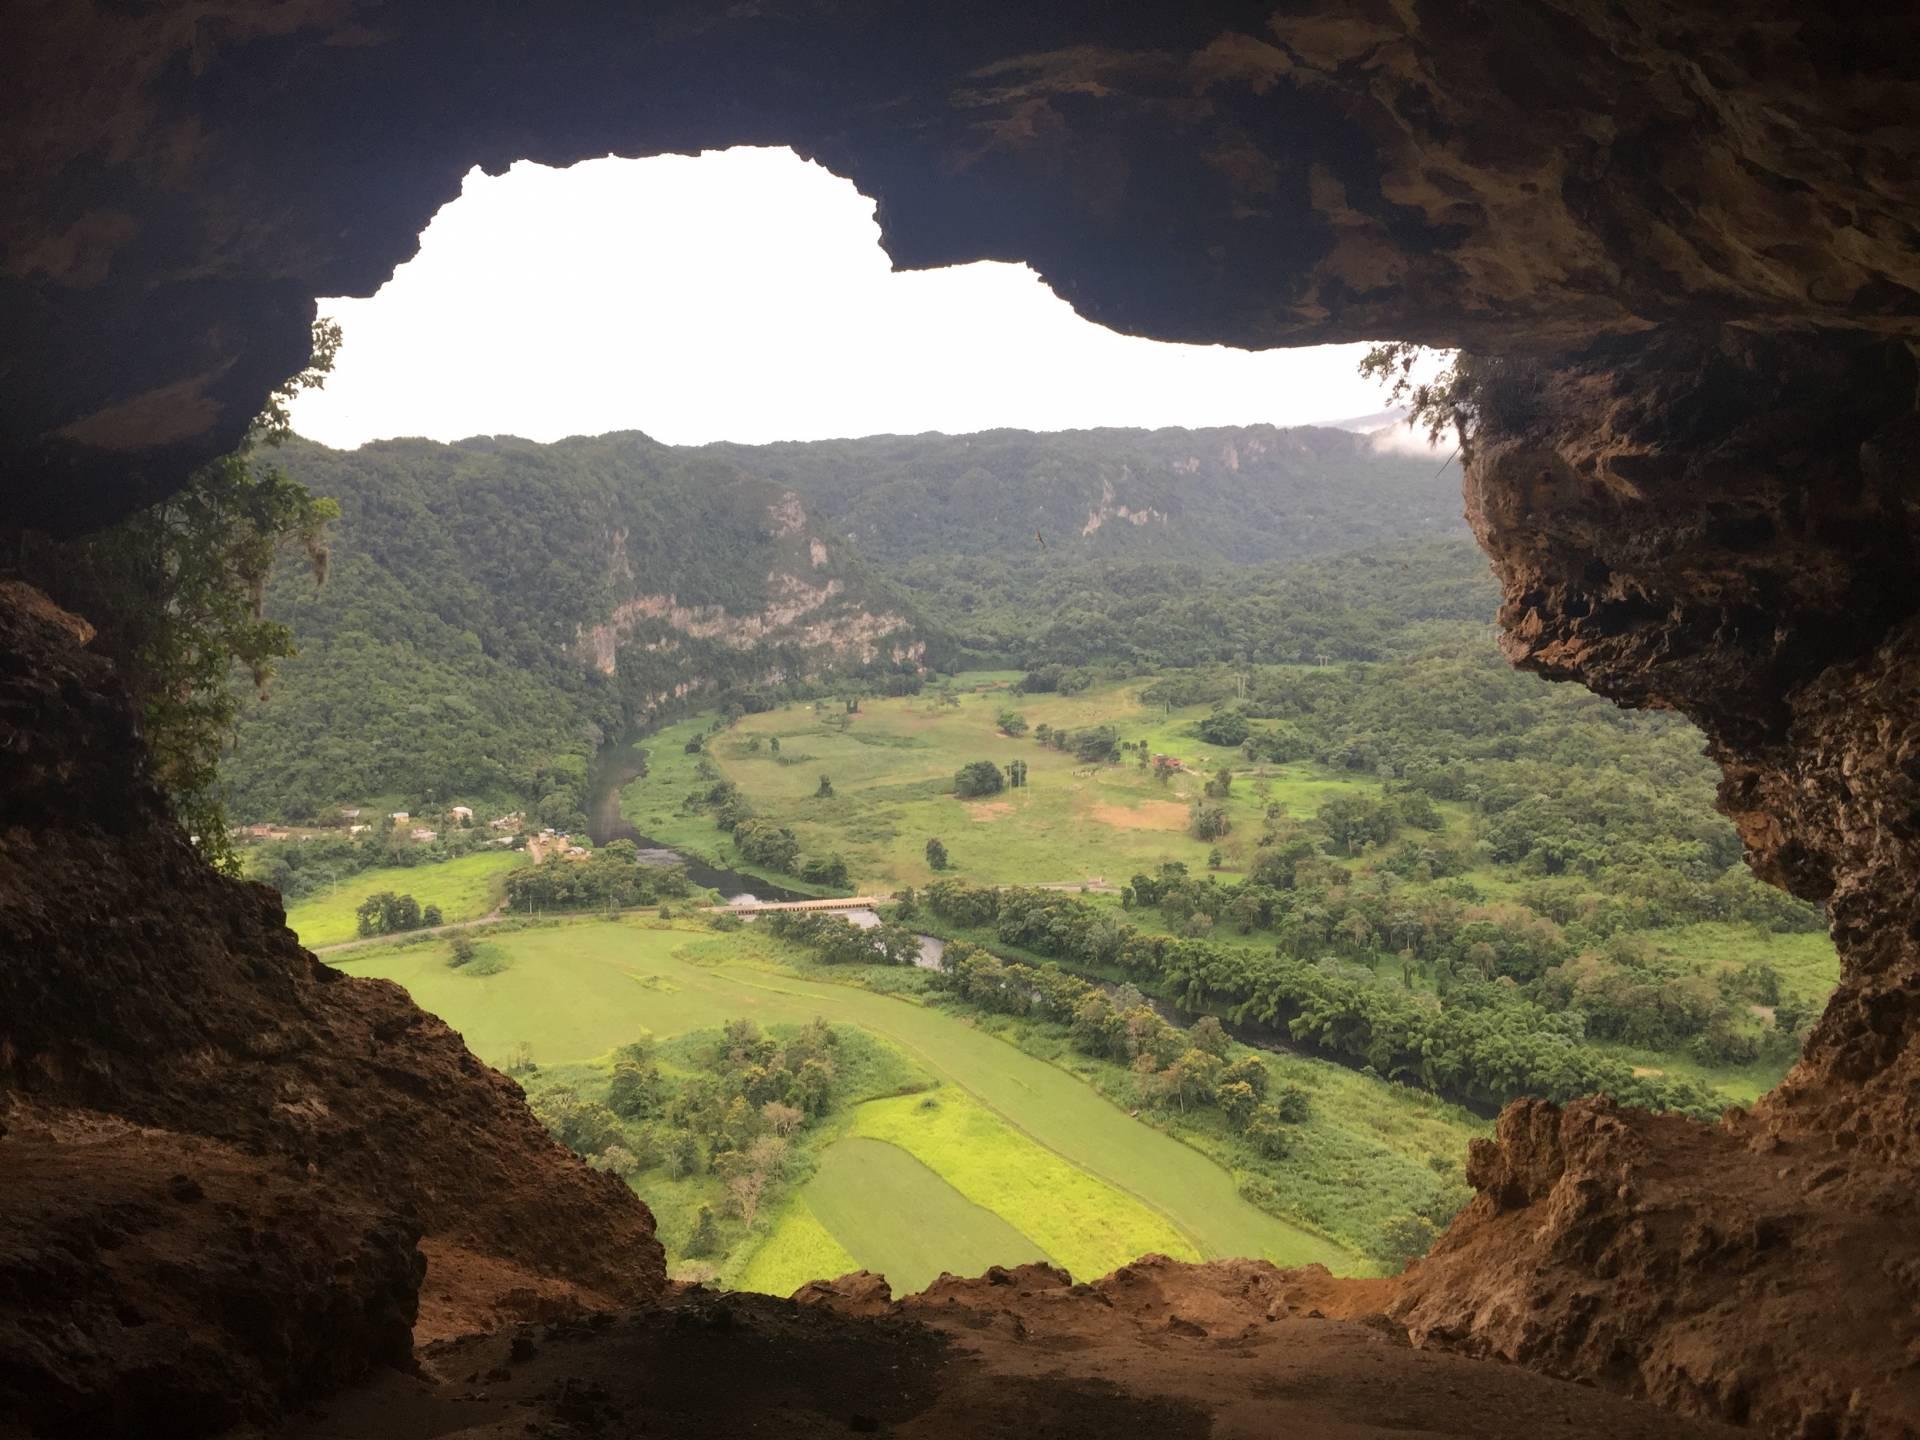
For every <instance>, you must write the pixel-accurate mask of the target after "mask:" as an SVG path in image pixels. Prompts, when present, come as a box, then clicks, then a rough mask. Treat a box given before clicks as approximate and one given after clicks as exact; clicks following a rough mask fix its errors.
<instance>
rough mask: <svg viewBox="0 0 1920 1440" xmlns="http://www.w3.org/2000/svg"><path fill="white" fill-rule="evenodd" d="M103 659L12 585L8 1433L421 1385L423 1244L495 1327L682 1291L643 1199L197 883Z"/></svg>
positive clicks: (6, 1041) (3, 1339) (442, 1029)
mask: <svg viewBox="0 0 1920 1440" xmlns="http://www.w3.org/2000/svg"><path fill="white" fill-rule="evenodd" d="M85 634H86V631H85V627H84V625H82V624H81V623H80V622H78V621H76V620H74V619H73V617H70V616H66V615H64V614H62V613H61V612H59V611H57V610H55V609H54V608H53V607H52V606H51V605H49V604H48V603H47V602H46V601H45V600H44V599H43V598H42V597H40V596H39V595H38V593H37V592H34V591H31V590H29V589H27V588H26V587H23V586H19V585H5V586H0V735H3V736H4V737H5V743H4V744H0V1103H4V1104H5V1105H6V1106H7V1107H8V1108H7V1113H6V1115H5V1117H4V1123H5V1127H6V1129H5V1133H4V1135H0V1173H4V1174H5V1175H6V1176H7V1183H6V1185H4V1186H0V1192H4V1193H3V1194H0V1206H4V1209H5V1218H6V1220H7V1221H8V1222H9V1225H8V1229H7V1234H8V1245H7V1247H6V1249H5V1251H4V1254H0V1275H4V1277H5V1278H4V1280H3V1281H0V1412H11V1411H13V1410H15V1408H16V1406H18V1407H22V1408H21V1411H20V1413H24V1414H34V1413H39V1412H40V1411H42V1410H43V1409H46V1408H47V1407H53V1408H54V1411H55V1412H56V1413H61V1414H62V1415H63V1417H65V1418H66V1419H69V1420H72V1421H73V1423H76V1424H77V1423H80V1421H79V1419H77V1418H75V1417H84V1416H85V1415H87V1414H89V1413H94V1412H96V1411H97V1414H98V1416H99V1417H100V1418H102V1423H105V1419H106V1417H110V1416H113V1417H118V1423H128V1422H129V1421H130V1420H131V1419H132V1418H133V1416H134V1415H135V1414H136V1412H137V1411H138V1409H139V1407H140V1406H142V1405H145V1404H149V1403H158V1402H159V1401H161V1400H164V1401H165V1403H166V1404H167V1406H169V1407H179V1408H178V1413H177V1414H176V1415H175V1416H174V1419H173V1420H172V1421H171V1422H170V1423H174V1424H175V1425H176V1428H177V1429H178V1430H180V1431H181V1432H183V1433H184V1432H187V1431H197V1430H204V1429H206V1428H209V1427H210V1425H211V1424H213V1423H216V1422H218V1421H219V1420H221V1419H222V1417H225V1418H228V1419H234V1418H240V1417H241V1416H242V1415H247V1414H253V1415H258V1414H261V1413H265V1412H267V1411H269V1410H270V1409H271V1407H272V1405H273V1404H274V1402H275V1398H276V1397H281V1396H298V1395H300V1394H302V1393H307V1392H310V1391H312V1390H314V1389H316V1388H320V1387H322V1386H324V1385H328V1384H335V1383H338V1382H339V1381H340V1380H342V1379H345V1378H349V1377H351V1376H352V1375H354V1374H357V1373H359V1372H361V1371H364V1370H365V1369H366V1368H367V1367H369V1366H371V1365H378V1364H391V1363H401V1362H404V1360H405V1358H406V1356H407V1353H408V1349H409V1337H408V1332H409V1329H410V1327H411V1326H412V1323H413V1321H414V1317H415V1310H416V1303H417V1296H418V1294H419V1290H420V1286H421V1283H422V1276H423V1273H425V1272H426V1271H427V1266H426V1265H425V1263H424V1262H423V1260H422V1258H421V1253H420V1251H419V1249H418V1248H416V1245H417V1242H420V1241H421V1240H422V1239H423V1237H424V1239H425V1240H426V1241H427V1242H428V1243H429V1245H430V1246H431V1247H432V1248H433V1250H434V1253H435V1273H433V1275H432V1276H431V1278H430V1279H429V1281H428V1283H429V1284H430V1285H432V1286H433V1288H434V1290H435V1293H436V1297H437V1298H436V1303H437V1304H441V1305H443V1306H445V1305H450V1304H456V1303H457V1304H458V1305H460V1306H464V1308H465V1310H466V1311H467V1312H468V1313H469V1314H476V1313H477V1314H479V1315H481V1316H484V1314H485V1313H486V1312H487V1310H488V1309H489V1308H490V1306H491V1305H492V1303H493V1302H494V1301H496V1300H504V1301H506V1302H507V1303H508V1304H509V1305H511V1304H512V1303H514V1297H512V1296H510V1295H509V1294H507V1293H506V1292H507V1291H511V1290H525V1291H527V1292H528V1293H529V1294H533V1293H536V1292H541V1291H543V1290H544V1291H553V1290H556V1289H558V1290H565V1289H569V1288H571V1289H573V1290H577V1291H580V1292H584V1293H586V1294H589V1295H591V1296H593V1297H596V1298H599V1299H603V1300H610V1299H623V1300H644V1299H648V1298H651V1297H653V1296H655V1295H657V1294H658V1293H659V1292H660V1289H661V1287H662V1285H663V1284H664V1269H663V1264H662V1256H661V1251H660V1247H659V1245H658V1243H657V1242H656V1241H655V1240H654V1238H653V1220H652V1217H651V1215H649V1214H648V1213H647V1210H646V1207H645V1206H644V1205H642V1204H641V1203H640V1202H639V1201H638V1200H636V1199H635V1198H634V1197H633V1195H632V1194H631V1192H629V1191H628V1190H627V1188H626V1187H625V1186H624V1185H622V1184H620V1183H619V1182H618V1181H616V1180H614V1179H613V1178H612V1177H610V1176H605V1175H599V1174H595V1173H593V1172H591V1171H589V1170H587V1169H586V1167H585V1166H584V1165H583V1164H582V1163H581V1162H580V1161H578V1160H577V1159H575V1158H574V1157H573V1156H571V1155H569V1154H568V1153H567V1152H565V1151H564V1150H562V1149H560V1148H559V1147H558V1146H556V1145H555V1144H554V1143H553V1142H552V1141H551V1140H549V1139H548V1138H547V1135H546V1133H545V1131H544V1130H543V1129H542V1128H541V1126H540V1125H539V1123H538V1122H537V1121H536V1120H534V1118H533V1117H532V1115H531V1114H530V1113H529V1112H528V1110H527V1109H526V1107H525V1105H524V1103H523V1101H522V1097H521V1095H520V1091H519V1087H517V1086H516V1085H514V1084H513V1082H512V1081H510V1080H508V1079H506V1078H505V1077H504V1076H502V1075H499V1074H497V1073H495V1072H494V1071H492V1070H489V1069H488V1068H487V1067H485V1066H483V1065H481V1064H480V1063H479V1061H477V1060H475V1059H474V1058H473V1056H472V1055H471V1054H469V1053H468V1052H467V1050H466V1047H465V1046H464V1045H463V1044H462V1043H461V1041H460V1037H459V1036H458V1035H456V1034H454V1033H453V1032H452V1031H450V1030H449V1029H448V1028H447V1027H446V1026H445V1025H443V1024H441V1023H440V1022H439V1021H438V1020H435V1019H434V1018H432V1017H431V1016H428V1015H426V1014H424V1013H422V1012H421V1011H419V1010H418V1009H416V1008H415V1007H414V1006H413V1004H412V1002H411V1001H409V1000H408V999H407V997H406V995H405V994H404V992H402V991H401V990H400V989H399V988H398V987H397V986H394V985H391V984H388V983H385V982H381V981H368V980H356V979H350V978H347V977H345V976H343V975H341V974H339V973H338V972H336V971H333V970H331V969H329V968H327V967H326V966H323V965H321V964H319V963H318V962H317V961H315V960H314V959H313V958H312V957H311V956H310V955H308V954H307V953H306V952H305V951H304V950H302V949H301V948H300V946H299V944H298V942H297V941H296V940H295V939H294V937H293V935H292V933H291V932H289V931H288V930H287V929H286V928H285V925H284V923H283V920H284V916H283V914H282V911H281V908H280V901H279V897H278V896H277V895H275V894H274V893H273V892H272V891H270V890H267V889H266V888H264V887H262V886H258V885H251V884H246V883H243V882H240V881H235V880H228V879H225V878H223V877H221V876H218V875H216V874H214V873H212V872H211V871H209V870H208V869H207V867H206V866H205V865H204V864H202V863H201V862H200V861H199V859H198V858H197V857H196V856H195V854H194V852H193V850H192V848H191V847H190V846H189V844H188V842H187V838H186V836H185V835H183V834H182V833H181V832H180V830H179V828H178V827H177V826H176V825H174V824H173V823H172V821H171V820H170V819H169V818H168V817H167V814H166V811H165V808H164V805H163V802H162V800H161V798H160V796H159V794H158V793H157V792H156V791H155V790H154V788H153V787H152V785H151V784H150V783H149V782H148V781H147V780H146V779H145V777H144V774H143V771H142V758H141V750H140V745H139V740H138V736H137V734H136V731H135V728H134V722H133V716H132V712H131V709H130V707H129V705H128V704H127V702H126V700H125V697H124V695H123V694H122V693H121V692H120V691H119V689H118V687H117V686H116V684H115V682H114V680H113V677H112V674H111V671H110V668H109V667H108V666H107V665H106V663H105V662H103V661H101V660H99V659H98V658H96V657H94V656H93V655H91V654H89V653H88V652H87V651H86V650H84V649H83V648H82V640H83V639H84V637H85ZM94 1181H98V1182H99V1183H98V1184H97V1185H96V1184H95V1183H93V1182H94ZM469 1256H471V1257H474V1261H475V1263H474V1264H473V1265H471V1266H470V1265H469V1264H468V1260H467V1257H469ZM443 1257H444V1264H443V1263H442V1259H443ZM183 1265H184V1266H185V1268H184V1269H183ZM489 1267H490V1268H489ZM480 1269H485V1270H486V1275H487V1279H486V1281H485V1282H484V1283H483V1284H481V1285H480V1286H479V1288H478V1289H476V1290H475V1291H474V1292H473V1293H468V1294H464V1295H459V1296H455V1297H451V1298H449V1297H448V1296H447V1295H446V1293H445V1292H446V1291H447V1288H448V1286H449V1285H453V1286H455V1287H456V1288H458V1284H459V1280H460V1277H461V1276H462V1275H463V1274H465V1273H467V1272H468V1271H469V1270H480ZM443 1275H444V1277H446V1278H443ZM501 1276H506V1277H508V1278H507V1282H506V1283H505V1285H504V1286H502V1285H500V1284H499V1283H496V1282H498V1281H499V1279H500V1277H501ZM489 1285H491V1286H492V1289H491V1290H489V1289H488V1286H489ZM56 1316H57V1317H59V1319H58V1320H55V1319H54V1318H53V1317H56ZM182 1317H185V1318H186V1319H187V1320H190V1321H191V1323H190V1324H185V1325H184V1326H182V1324H181V1320H182ZM149 1321H153V1322H155V1323H153V1324H151V1325H149V1323H148V1322H149ZM169 1321H171V1322H172V1323H168V1322H169ZM61 1397H67V1398H66V1399H65V1400H64V1401H63V1400H62V1399H61ZM63 1406H64V1407H66V1408H64V1409H62V1407H63ZM29 1407H30V1408H29ZM90 1407H91V1408H90ZM128 1407H133V1408H132V1409H128Z"/></svg>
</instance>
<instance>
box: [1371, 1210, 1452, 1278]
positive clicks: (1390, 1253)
mask: <svg viewBox="0 0 1920 1440" xmlns="http://www.w3.org/2000/svg"><path fill="white" fill-rule="evenodd" d="M1439 1238H1440V1227H1439V1226H1437V1225H1435V1224H1434V1223H1433V1221H1431V1220H1429V1219H1428V1218H1427V1217H1426V1216H1424V1215H1396V1216H1395V1217H1394V1218H1393V1219H1392V1220H1390V1221H1388V1222H1387V1224H1386V1226H1385V1227H1384V1228H1383V1229H1382V1231H1381V1236H1380V1249H1379V1251H1378V1253H1379V1255H1380V1258H1381V1259H1383V1260H1385V1261H1386V1262H1387V1264H1388V1265H1389V1266H1391V1267H1392V1268H1394V1269H1395V1270H1402V1269H1405V1268H1406V1267H1407V1266H1408V1265H1410V1264H1412V1263H1413V1262H1414V1261H1415V1260H1418V1259H1420V1258H1422V1257H1423V1256H1425V1255H1426V1253H1427V1252H1428V1251H1429V1250H1431V1249H1432V1248H1433V1242H1434V1241H1435V1240H1437V1239H1439Z"/></svg>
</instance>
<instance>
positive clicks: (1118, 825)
mask: <svg viewBox="0 0 1920 1440" xmlns="http://www.w3.org/2000/svg"><path fill="white" fill-rule="evenodd" d="M1089 813H1090V814H1091V815H1092V816H1093V818H1094V819H1096V820H1098V821H1099V822H1100V823H1101V824H1102V825H1111V826H1113V828H1114V829H1116V830H1184V829H1185V828H1186V825H1187V807H1186V806H1184V805H1181V804H1177V803H1176V802H1174V801H1172V800H1147V801H1143V802H1142V803H1140V804H1138V805H1095V806H1094V807H1093V809H1092V810H1091V811H1090V812H1089Z"/></svg>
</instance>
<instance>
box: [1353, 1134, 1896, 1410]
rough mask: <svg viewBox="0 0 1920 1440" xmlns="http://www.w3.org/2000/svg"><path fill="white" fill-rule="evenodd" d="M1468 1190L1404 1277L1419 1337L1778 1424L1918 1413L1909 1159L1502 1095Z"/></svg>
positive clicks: (1406, 1312)
mask: <svg viewBox="0 0 1920 1440" xmlns="http://www.w3.org/2000/svg"><path fill="white" fill-rule="evenodd" d="M1468 1177H1469V1179H1471V1180H1472V1182H1473V1183H1474V1184H1475V1185H1476V1186H1477V1187H1478V1188H1479V1190H1480V1194H1479V1195H1478V1197H1477V1198H1476V1199H1475V1200H1474V1201H1473V1203H1472V1204H1471V1205H1470V1206H1469V1207H1468V1209H1467V1210H1466V1211H1465V1212H1464V1213H1463V1214H1462V1215H1461V1216H1460V1218H1459V1219H1457V1220H1456V1221H1455V1222H1454V1224H1453V1226H1452V1228H1451V1229H1449V1230H1448V1232H1447V1234H1446V1235H1445V1236H1444V1237H1443V1238H1442V1239H1441V1241H1440V1242H1439V1244H1438V1245H1437V1246H1436V1247H1435V1249H1434V1252H1433V1254H1432V1255H1431V1256H1429V1257H1428V1258H1427V1259H1425V1260H1423V1261H1420V1262H1418V1263H1417V1264H1415V1266H1414V1267H1413V1269H1412V1270H1411V1271H1410V1272H1409V1273H1408V1274H1407V1275H1406V1276H1405V1277H1404V1278H1403V1280H1402V1281H1401V1282H1400V1285H1399V1293H1398V1295H1397V1296H1396V1298H1395V1300H1394V1301H1393V1303H1392V1304H1391V1306H1390V1308H1389V1313H1390V1314H1391V1315H1392V1316H1393V1317H1394V1318H1395V1319H1396V1320H1398V1321H1399V1322H1400V1323H1402V1324H1404V1325H1406V1326H1407V1328H1408V1330H1409V1332H1410V1334H1411V1335H1412V1337H1413V1339H1414V1340H1415V1341H1416V1342H1417V1343H1420V1344H1423V1345H1430V1346H1440V1347H1448V1348H1459V1349H1464V1350H1466V1351H1468V1352H1469V1353H1474V1354H1485V1355H1494V1356H1498V1357H1499V1358H1501V1359H1504V1360H1511V1361H1516V1362H1519V1363H1521V1364H1525V1365H1529V1366H1532V1367H1534V1368H1536V1369H1541V1370H1546V1371H1548V1372H1549V1373H1552V1374H1557V1375H1565V1376H1570V1377H1573V1378H1577V1379H1581V1380H1586V1381H1589V1382H1594V1383H1598V1384H1601V1385H1605V1386H1607V1387H1608V1388H1610V1389H1615V1390H1621V1391H1625V1392H1628V1393H1631V1394H1637V1395H1645V1396H1647V1397H1649V1398H1651V1399H1653V1400H1655V1401H1657V1402H1658V1403H1660V1404H1661V1405H1663V1406H1665V1407H1666V1408H1668V1409H1672V1410H1677V1411H1680V1412H1682V1413H1685V1414H1696V1415H1707V1416H1712V1417H1714V1418H1717V1419H1722V1420H1727V1421H1731V1422H1734V1423H1738V1424H1752V1425H1755V1426H1757V1427H1758V1428H1760V1429H1761V1430H1762V1431H1763V1432H1765V1433H1769V1434H1779V1435H1794V1436H1814V1435H1824V1436H1833V1437H1843V1436H1844V1437H1863V1440H1864V1437H1874V1440H1897V1437H1902V1436H1908V1435H1912V1434H1914V1433H1915V1430H1916V1427H1917V1426H1920V1363H1917V1362H1920V1203H1917V1202H1916V1199H1915V1195H1916V1189H1915V1179H1916V1175H1915V1171H1914V1169H1913V1167H1912V1166H1911V1165H1910V1164H1909V1165H1899V1166H1891V1167H1882V1166H1877V1165H1871V1166H1863V1165H1861V1164H1859V1163H1857V1152H1853V1151H1849V1150H1846V1149H1844V1148H1842V1147H1840V1146H1839V1145H1837V1144H1836V1143H1834V1141H1833V1139H1832V1138H1831V1137H1821V1136H1811V1135H1809V1136H1802V1137H1798V1138H1795V1139H1792V1140H1782V1139H1780V1138H1778V1137H1775V1136H1773V1135H1771V1134H1770V1133H1769V1132H1768V1129H1767V1127H1766V1126H1765V1125H1763V1124H1761V1123H1760V1122H1758V1121H1756V1120H1753V1119H1751V1118H1749V1117H1746V1116H1740V1115H1736V1116H1735V1117H1734V1118H1732V1119H1731V1120H1730V1121H1729V1123H1728V1124H1726V1125H1725V1126H1723V1127H1722V1128H1721V1129H1718V1130H1711V1131H1710V1130H1706V1129H1704V1128H1703V1127H1701V1126H1699V1125H1697V1124H1693V1123H1691V1122H1689V1121H1686V1120H1682V1119H1678V1118H1674V1117H1654V1116H1649V1115H1646V1114H1644V1113H1640V1112H1634V1111H1625V1110H1620V1109H1618V1108H1616V1107H1615V1106H1614V1105H1612V1103H1611V1102H1609V1101H1605V1100H1583V1101H1579V1102H1577V1103H1575V1104H1573V1105H1571V1106H1568V1107H1567V1108H1566V1110H1565V1111H1564V1112H1563V1111H1561V1110H1559V1109H1558V1108H1556V1107H1554V1106H1552V1105H1547V1104H1545V1103H1542V1102H1533V1101H1528V1102H1522V1103H1520V1104H1516V1105H1514V1106H1511V1107H1510V1108H1509V1109H1508V1110H1507V1111H1506V1113H1505V1114H1504V1115H1502V1116H1501V1118H1500V1125H1499V1130H1498V1135H1497V1138H1496V1139H1495V1140H1493V1141H1484V1140H1483V1141H1476V1142H1475V1145H1474V1154H1473V1158H1472V1162H1471V1164H1470V1166H1469V1171H1468Z"/></svg>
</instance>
